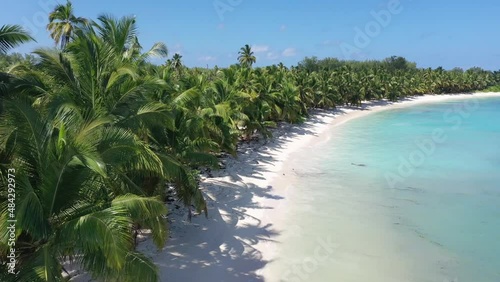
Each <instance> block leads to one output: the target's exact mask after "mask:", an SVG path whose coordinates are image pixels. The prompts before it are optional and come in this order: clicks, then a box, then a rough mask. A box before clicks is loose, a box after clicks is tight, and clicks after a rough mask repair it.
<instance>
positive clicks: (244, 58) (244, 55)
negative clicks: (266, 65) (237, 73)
mask: <svg viewBox="0 0 500 282" xmlns="http://www.w3.org/2000/svg"><path fill="white" fill-rule="evenodd" d="M238 54H239V56H238V61H239V62H240V64H241V65H242V66H244V67H252V65H253V64H254V63H255V62H256V61H257V58H256V57H255V56H254V53H253V51H252V48H251V47H250V46H249V45H248V44H246V45H245V46H243V47H241V49H240V51H239V52H238Z"/></svg>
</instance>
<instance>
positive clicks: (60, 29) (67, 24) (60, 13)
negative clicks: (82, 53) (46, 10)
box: [47, 0, 88, 49]
mask: <svg viewBox="0 0 500 282" xmlns="http://www.w3.org/2000/svg"><path fill="white" fill-rule="evenodd" d="M87 23H88V20H87V19H85V18H82V17H76V16H75V15H74V13H73V4H72V3H71V1H69V0H68V1H67V2H66V4H64V5H63V4H59V5H57V6H56V7H55V8H54V10H53V11H52V12H51V13H50V14H49V24H48V25H47V30H48V31H49V32H50V37H52V39H54V41H55V43H56V45H57V44H60V45H61V49H64V47H65V46H66V45H67V44H68V42H69V40H70V38H71V36H72V35H73V32H74V30H75V28H76V27H78V26H80V25H84V24H87Z"/></svg>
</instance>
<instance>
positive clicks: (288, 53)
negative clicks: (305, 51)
mask: <svg viewBox="0 0 500 282" xmlns="http://www.w3.org/2000/svg"><path fill="white" fill-rule="evenodd" d="M281 55H282V56H283V57H293V56H295V55H297V50H295V48H286V49H285V50H283V52H282V53H281Z"/></svg>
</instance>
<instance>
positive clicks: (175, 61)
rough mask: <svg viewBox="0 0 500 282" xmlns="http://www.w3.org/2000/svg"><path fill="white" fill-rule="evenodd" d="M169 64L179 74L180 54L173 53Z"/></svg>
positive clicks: (180, 66) (180, 69)
mask: <svg viewBox="0 0 500 282" xmlns="http://www.w3.org/2000/svg"><path fill="white" fill-rule="evenodd" d="M170 66H171V67H172V68H174V69H175V70H176V71H177V73H178V74H180V73H181V71H182V56H181V55H180V54H178V53H175V54H174V56H173V57H172V61H171V62H170Z"/></svg>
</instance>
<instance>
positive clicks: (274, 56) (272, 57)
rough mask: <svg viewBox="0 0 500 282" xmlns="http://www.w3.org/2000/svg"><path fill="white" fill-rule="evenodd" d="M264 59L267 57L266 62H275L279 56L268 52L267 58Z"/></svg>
mask: <svg viewBox="0 0 500 282" xmlns="http://www.w3.org/2000/svg"><path fill="white" fill-rule="evenodd" d="M266 57H267V59H268V60H276V59H278V58H279V57H280V56H279V55H278V54H276V53H273V52H269V53H267V56H266Z"/></svg>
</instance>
